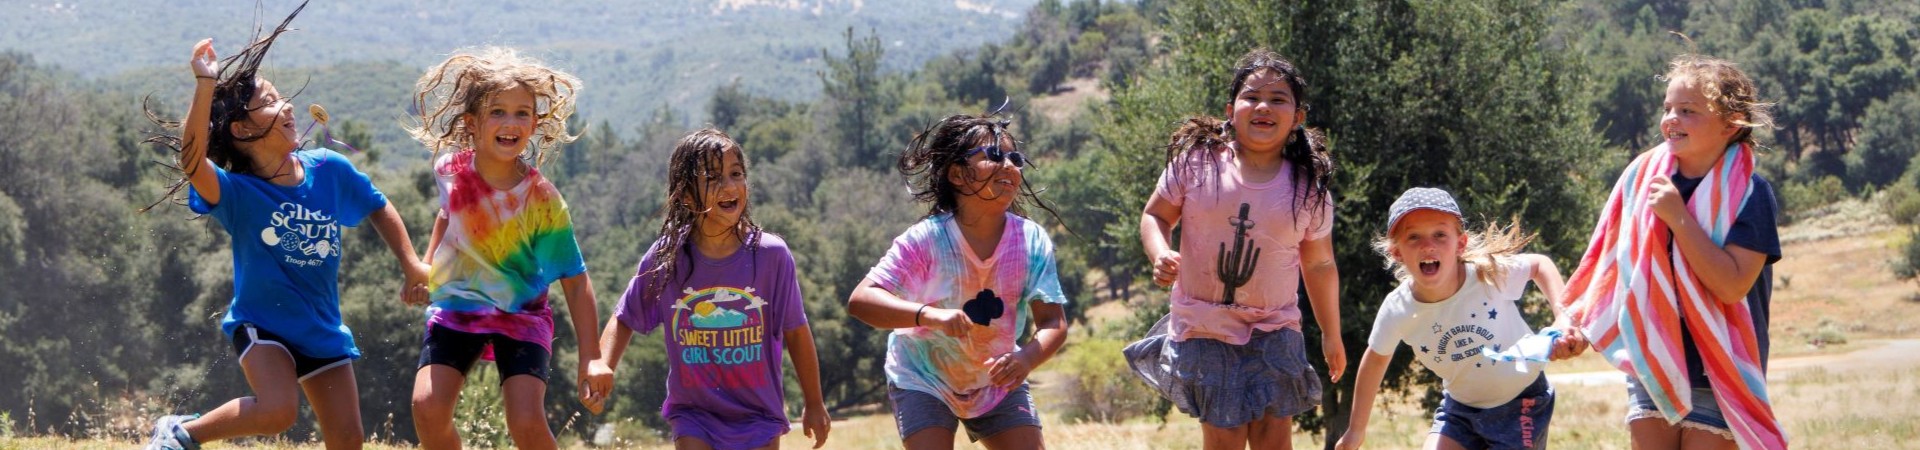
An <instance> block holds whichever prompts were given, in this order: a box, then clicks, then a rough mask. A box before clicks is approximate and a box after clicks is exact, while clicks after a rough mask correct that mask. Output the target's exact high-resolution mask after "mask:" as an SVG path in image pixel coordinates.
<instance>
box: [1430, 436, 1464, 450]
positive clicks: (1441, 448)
mask: <svg viewBox="0 0 1920 450" xmlns="http://www.w3.org/2000/svg"><path fill="white" fill-rule="evenodd" d="M1420 448H1422V449H1425V450H1467V447H1465V446H1462V445H1460V443H1459V442H1454V441H1453V438H1450V437H1446V436H1443V435H1441V434H1440V433H1427V443H1426V444H1424V445H1421V446H1420Z"/></svg>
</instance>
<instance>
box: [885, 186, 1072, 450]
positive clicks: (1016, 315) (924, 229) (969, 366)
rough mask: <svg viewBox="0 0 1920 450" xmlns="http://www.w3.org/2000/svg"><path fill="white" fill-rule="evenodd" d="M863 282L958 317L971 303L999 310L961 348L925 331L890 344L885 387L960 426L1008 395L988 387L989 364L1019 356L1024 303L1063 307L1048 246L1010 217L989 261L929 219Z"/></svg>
mask: <svg viewBox="0 0 1920 450" xmlns="http://www.w3.org/2000/svg"><path fill="white" fill-rule="evenodd" d="M867 279H870V280H873V281H874V283H875V284H876V285H878V286H879V287H880V288H881V289H886V290H887V291H888V292H892V293H894V295H899V296H900V298H902V299H905V300H907V301H909V302H914V303H922V304H930V305H933V306H934V307H939V308H950V309H962V308H963V305H965V304H966V303H967V302H968V301H969V300H974V299H991V300H994V301H998V302H1000V303H1001V304H1002V305H1003V306H1004V307H1003V309H1002V311H1003V314H1002V315H1001V316H1000V317H999V318H997V319H993V320H991V321H989V322H988V325H987V326H986V327H975V328H974V330H973V331H972V332H971V333H970V334H969V335H968V337H967V338H966V339H965V340H961V339H958V338H954V337H951V336H948V335H946V334H945V333H941V332H939V331H935V330H934V329H932V328H925V327H917V328H902V329H897V330H894V331H893V334H892V335H890V336H888V337H887V364H886V372H887V381H889V382H892V383H893V385H894V386H896V387H899V388H900V389H906V390H912V391H919V392H925V393H928V394H931V395H933V396H934V397H937V398H939V399H940V400H941V401H944V402H946V404H947V406H948V407H949V408H952V409H953V413H954V415H957V416H960V417H961V418H974V417H979V416H980V415H982V414H985V413H986V412H987V411H990V410H992V409H993V407H994V406H997V405H999V404H1000V400H1001V399H1004V398H1006V396H1007V392H1008V391H1007V389H1006V388H1003V387H1000V386H995V385H993V383H992V377H991V376H990V375H989V374H988V372H987V369H988V366H987V364H986V362H987V360H988V359H990V358H993V357H996V356H1000V355H1003V354H1006V353H1008V352H1012V351H1015V350H1019V349H1020V345H1019V343H1018V342H1015V340H1016V339H1018V338H1019V336H1020V333H1021V331H1023V330H1025V329H1026V327H1027V322H1028V321H1030V320H1032V317H1033V313H1032V310H1031V309H1029V303H1028V302H1031V301H1036V300H1037V301H1043V302H1047V303H1053V304H1065V303H1066V302H1067V298H1066V296H1065V295H1063V294H1061V293H1060V277H1059V275H1058V268H1056V266H1055V264H1054V260H1053V239H1051V238H1049V237H1048V236H1047V232H1046V230H1045V229H1043V228H1041V227H1040V225H1039V224H1036V223H1034V222H1033V221H1030V220H1027V219H1025V218H1022V217H1020V216H1017V215H1013V214H1007V228H1006V231H1005V232H1004V233H1002V234H1001V236H1000V244H999V246H998V247H996V248H995V249H994V251H993V254H992V255H989V256H987V257H986V258H981V257H979V256H978V255H975V254H974V253H973V249H972V247H970V246H968V245H967V244H966V240H965V238H963V237H961V235H960V228H959V226H958V225H957V224H955V223H954V220H953V215H951V214H940V215H936V216H933V217H928V218H927V219H925V220H922V221H920V222H919V223H916V224H914V225H913V226H912V227H910V228H907V231H906V232H905V233H901V234H900V236H899V237H896V238H894V239H893V247H892V248H889V249H887V254H886V256H884V257H881V258H880V263H879V264H876V265H874V266H873V270H871V271H869V272H867Z"/></svg>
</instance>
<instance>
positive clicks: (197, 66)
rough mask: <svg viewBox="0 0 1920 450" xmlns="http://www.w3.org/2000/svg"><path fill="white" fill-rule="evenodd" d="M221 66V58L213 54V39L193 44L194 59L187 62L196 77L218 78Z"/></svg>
mask: <svg viewBox="0 0 1920 450" xmlns="http://www.w3.org/2000/svg"><path fill="white" fill-rule="evenodd" d="M219 64H220V58H218V57H216V56H214V54H213V38H206V39H201V40H200V43H198V44H193V58H192V59H190V60H188V61H187V66H188V67H191V68H192V69H193V76H194V77H197V78H218V77H219V76H220V66H219Z"/></svg>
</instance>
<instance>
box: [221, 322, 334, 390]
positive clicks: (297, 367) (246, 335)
mask: <svg viewBox="0 0 1920 450" xmlns="http://www.w3.org/2000/svg"><path fill="white" fill-rule="evenodd" d="M227 338H228V339H229V340H232V341H233V354H234V355H238V356H237V357H238V358H240V359H246V357H247V352H250V351H253V349H255V348H259V347H260V346H262V345H269V346H274V347H279V348H280V349H281V350H286V351H287V356H292V357H293V374H294V376H297V377H300V381H307V377H311V376H313V375H314V374H317V373H320V372H324V371H326V370H327V369H332V368H335V367H340V366H344V365H347V364H351V363H353V358H352V357H349V356H346V355H340V356H335V357H331V358H315V357H313V356H311V355H307V354H305V353H301V352H300V351H299V350H294V349H293V347H290V346H288V345H287V344H286V339H282V338H281V337H280V335H277V334H273V333H270V332H267V330H262V329H260V327H258V326H255V325H254V324H251V323H242V324H240V327H239V328H235V329H234V330H233V335H232V336H228V337H227Z"/></svg>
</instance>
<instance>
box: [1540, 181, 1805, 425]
mask: <svg viewBox="0 0 1920 450" xmlns="http://www.w3.org/2000/svg"><path fill="white" fill-rule="evenodd" d="M1677 170H1678V160H1676V159H1675V158H1674V157H1673V154H1672V153H1671V152H1670V151H1669V150H1668V149H1667V146H1666V145H1665V144H1661V145H1660V146H1659V147H1654V148H1653V150H1649V151H1647V152H1646V153H1643V154H1641V155H1640V156H1639V157H1637V158H1635V159H1634V161H1633V163H1632V164H1629V165H1628V166H1627V169H1626V171H1624V172H1622V173H1621V174H1620V180H1619V181H1617V182H1615V183H1614V185H1613V193H1612V194H1611V195H1608V197H1607V204H1606V207H1605V208H1603V209H1602V210H1601V211H1600V220H1599V223H1598V224H1597V225H1595V227H1594V230H1593V238H1592V241H1591V243H1590V244H1588V247H1587V253H1586V255H1584V256H1582V257H1581V258H1580V268H1579V269H1578V270H1576V271H1574V273H1573V277H1572V278H1571V279H1570V280H1569V282H1568V283H1567V295H1565V296H1563V298H1565V299H1568V300H1567V301H1570V302H1572V304H1571V305H1570V306H1569V307H1568V312H1569V313H1570V314H1572V318H1573V320H1574V323H1575V324H1578V325H1579V326H1581V327H1583V328H1584V331H1586V333H1587V336H1590V337H1591V339H1592V341H1593V346H1594V348H1595V349H1597V350H1599V351H1600V354H1601V355H1602V356H1603V357H1605V358H1606V359H1607V362H1608V363H1611V364H1613V366H1614V367H1616V368H1619V369H1620V370H1621V371H1623V372H1626V373H1628V374H1630V375H1632V376H1634V377H1636V378H1638V379H1639V380H1640V384H1641V385H1642V386H1645V387H1646V389H1647V393H1648V395H1649V396H1651V397H1653V401H1654V404H1655V405H1656V406H1658V408H1659V410H1660V413H1661V415H1662V416H1664V417H1665V418H1666V419H1667V422H1668V423H1678V422H1679V421H1680V420H1681V418H1683V417H1685V416H1686V414H1687V413H1688V412H1689V411H1692V410H1693V406H1694V405H1693V404H1692V396H1690V395H1688V394H1689V392H1690V391H1691V390H1692V385H1691V384H1690V383H1689V382H1688V374H1687V366H1686V360H1685V359H1684V358H1685V354H1684V350H1683V347H1682V342H1681V337H1680V331H1681V329H1680V327H1682V326H1684V327H1687V328H1686V329H1687V331H1689V332H1690V333H1691V334H1692V337H1693V340H1694V344H1695V346H1696V347H1698V348H1699V350H1700V356H1701V360H1702V362H1704V363H1705V366H1706V371H1707V379H1708V380H1709V381H1711V382H1712V383H1713V386H1714V399H1715V401H1717V402H1718V403H1719V406H1720V411H1721V412H1722V413H1723V414H1724V415H1725V416H1726V419H1727V426H1728V428H1730V429H1731V431H1732V432H1733V435H1734V440H1735V441H1736V442H1737V443H1739V444H1740V448H1742V449H1779V448H1786V446H1787V443H1786V436H1785V434H1784V433H1783V432H1782V431H1781V429H1780V423H1779V421H1778V420H1777V419H1776V418H1775V417H1774V415H1773V407H1772V406H1770V404H1769V402H1768V400H1767V388H1766V374H1765V373H1764V371H1763V370H1762V368H1761V366H1760V357H1761V355H1760V348H1759V344H1758V341H1757V339H1756V337H1755V335H1754V324H1753V316H1752V315H1751V313H1749V312H1748V309H1747V308H1748V305H1747V303H1746V302H1744V301H1740V302H1734V303H1726V302H1721V301H1720V300H1719V299H1716V298H1714V296H1713V293H1712V292H1709V291H1707V290H1706V289H1705V287H1704V286H1702V285H1701V283H1700V281H1698V280H1696V279H1695V277H1694V276H1693V271H1692V270H1691V269H1690V268H1689V266H1688V262H1687V260H1686V259H1685V258H1683V257H1682V256H1681V255H1680V251H1679V249H1678V248H1675V247H1673V246H1671V245H1669V244H1670V242H1671V241H1672V236H1671V234H1669V233H1668V229H1667V225H1666V223H1665V222H1662V221H1660V219H1659V218H1658V217H1657V216H1655V215H1654V213H1653V209H1652V205H1651V202H1650V201H1649V199H1648V197H1647V186H1648V184H1649V183H1651V182H1652V180H1653V177H1654V176H1655V175H1669V176H1671V175H1672V174H1673V173H1674V172H1675V171H1677ZM1752 175H1753V150H1752V148H1750V147H1749V146H1747V145H1742V144H1735V145H1733V146H1729V147H1728V148H1727V151H1726V154H1725V155H1724V156H1723V157H1722V158H1721V160H1720V163H1719V165H1717V166H1715V167H1714V168H1713V169H1712V170H1711V171H1709V172H1708V173H1707V175H1706V178H1705V179H1703V180H1702V181H1701V183H1700V187H1699V188H1697V189H1696V190H1695V191H1694V193H1693V195H1692V197H1691V198H1690V199H1689V200H1688V201H1687V209H1688V210H1689V211H1690V212H1691V213H1692V214H1693V217H1694V218H1695V219H1697V220H1698V223H1700V224H1702V226H1703V227H1704V228H1705V229H1706V231H1707V235H1708V236H1710V237H1712V239H1713V242H1714V244H1716V245H1724V244H1725V242H1726V239H1727V231H1728V230H1729V229H1730V228H1732V227H1733V220H1734V218H1735V217H1738V216H1739V214H1740V208H1741V207H1743V206H1745V205H1746V203H1747V196H1748V195H1750V191H1749V189H1748V188H1749V187H1750V185H1751V184H1752ZM1683 317H1684V320H1683V319H1682V318H1683Z"/></svg>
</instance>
